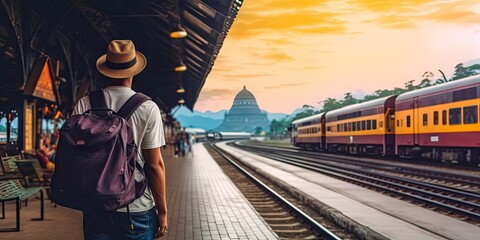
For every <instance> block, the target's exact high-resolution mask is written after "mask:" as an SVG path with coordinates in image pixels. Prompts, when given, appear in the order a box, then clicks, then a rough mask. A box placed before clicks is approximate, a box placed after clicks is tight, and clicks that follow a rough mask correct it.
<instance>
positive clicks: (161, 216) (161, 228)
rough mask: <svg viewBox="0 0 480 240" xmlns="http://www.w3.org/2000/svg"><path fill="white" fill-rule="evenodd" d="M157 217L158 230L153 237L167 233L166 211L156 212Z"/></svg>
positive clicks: (159, 236)
mask: <svg viewBox="0 0 480 240" xmlns="http://www.w3.org/2000/svg"><path fill="white" fill-rule="evenodd" d="M157 218H158V224H159V225H158V230H157V233H156V234H155V238H161V237H163V236H164V235H165V234H167V229H168V223H167V214H166V213H158V214H157Z"/></svg>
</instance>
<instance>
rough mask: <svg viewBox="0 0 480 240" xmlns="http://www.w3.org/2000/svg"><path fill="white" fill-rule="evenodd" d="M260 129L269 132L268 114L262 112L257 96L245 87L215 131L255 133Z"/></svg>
mask: <svg viewBox="0 0 480 240" xmlns="http://www.w3.org/2000/svg"><path fill="white" fill-rule="evenodd" d="M258 127H260V128H262V130H263V131H268V129H269V127H270V123H269V121H268V117H267V113H266V112H262V110H260V108H259V107H258V105H257V100H256V99H255V96H253V94H252V93H251V92H250V91H248V90H247V88H246V87H245V86H243V89H242V91H240V92H239V93H237V96H235V100H233V105H232V108H230V111H228V112H226V113H225V117H224V118H223V122H222V124H221V125H220V126H218V127H217V128H215V129H214V131H224V132H241V131H245V132H250V133H255V131H256V129H257V128H258Z"/></svg>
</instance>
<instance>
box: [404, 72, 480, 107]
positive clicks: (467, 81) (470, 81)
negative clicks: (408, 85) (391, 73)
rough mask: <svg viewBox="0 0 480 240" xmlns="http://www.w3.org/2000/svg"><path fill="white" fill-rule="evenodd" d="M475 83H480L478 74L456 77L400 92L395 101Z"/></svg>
mask: <svg viewBox="0 0 480 240" xmlns="http://www.w3.org/2000/svg"><path fill="white" fill-rule="evenodd" d="M475 84H480V75H476V76H472V77H467V78H462V79H458V80H455V81H451V82H446V83H442V84H438V85H434V86H430V87H426V88H422V89H418V90H413V91H410V92H406V93H402V94H400V95H398V97H397V101H401V100H405V99H409V98H413V97H418V96H425V95H429V94H432V93H437V92H443V91H447V90H450V91H452V90H454V89H456V88H461V87H465V86H469V85H475Z"/></svg>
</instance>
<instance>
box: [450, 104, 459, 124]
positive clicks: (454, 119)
mask: <svg viewBox="0 0 480 240" xmlns="http://www.w3.org/2000/svg"><path fill="white" fill-rule="evenodd" d="M461 111H462V110H461V108H450V109H449V110H448V124H450V125H458V124H461V123H462V119H461Z"/></svg>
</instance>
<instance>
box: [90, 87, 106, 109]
mask: <svg viewBox="0 0 480 240" xmlns="http://www.w3.org/2000/svg"><path fill="white" fill-rule="evenodd" d="M88 98H89V99H90V105H91V108H92V109H106V108H107V102H106V101H105V96H104V95H103V90H102V89H97V90H95V91H91V92H90V93H88Z"/></svg>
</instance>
